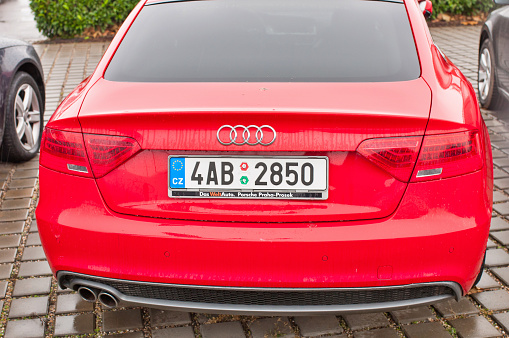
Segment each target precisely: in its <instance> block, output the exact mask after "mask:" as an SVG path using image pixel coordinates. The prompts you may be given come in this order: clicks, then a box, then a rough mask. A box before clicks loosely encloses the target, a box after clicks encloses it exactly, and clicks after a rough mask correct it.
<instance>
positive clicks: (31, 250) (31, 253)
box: [21, 246, 46, 261]
mask: <svg viewBox="0 0 509 338" xmlns="http://www.w3.org/2000/svg"><path fill="white" fill-rule="evenodd" d="M40 259H46V254H45V253H44V250H43V248H42V246H34V247H28V248H25V250H23V257H22V258H21V260H22V261H36V260H40Z"/></svg>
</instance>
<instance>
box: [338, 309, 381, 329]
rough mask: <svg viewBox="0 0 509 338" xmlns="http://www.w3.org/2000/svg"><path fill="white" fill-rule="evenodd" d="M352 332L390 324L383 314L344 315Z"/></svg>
mask: <svg viewBox="0 0 509 338" xmlns="http://www.w3.org/2000/svg"><path fill="white" fill-rule="evenodd" d="M343 318H344V319H345V321H346V323H347V324H348V326H349V327H350V328H351V329H352V330H354V331H355V330H362V329H367V328H375V327H384V326H389V325H390V322H389V320H388V319H387V317H385V315H384V314H383V313H382V312H373V313H359V314H351V315H343Z"/></svg>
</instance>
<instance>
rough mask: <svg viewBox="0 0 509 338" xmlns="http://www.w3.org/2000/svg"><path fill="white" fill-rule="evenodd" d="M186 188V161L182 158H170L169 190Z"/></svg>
mask: <svg viewBox="0 0 509 338" xmlns="http://www.w3.org/2000/svg"><path fill="white" fill-rule="evenodd" d="M185 187H186V159H185V158H183V157H172V158H170V188H172V189H178V188H185Z"/></svg>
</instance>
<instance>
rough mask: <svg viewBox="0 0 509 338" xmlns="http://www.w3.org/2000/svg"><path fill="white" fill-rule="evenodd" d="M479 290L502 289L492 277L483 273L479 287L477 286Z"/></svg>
mask: <svg viewBox="0 0 509 338" xmlns="http://www.w3.org/2000/svg"><path fill="white" fill-rule="evenodd" d="M475 287H476V288H478V289H493V288H500V284H498V282H497V281H496V280H495V279H493V277H491V276H490V275H488V274H487V273H486V271H484V272H483V274H482V276H481V280H480V281H479V283H477V285H476V286H475Z"/></svg>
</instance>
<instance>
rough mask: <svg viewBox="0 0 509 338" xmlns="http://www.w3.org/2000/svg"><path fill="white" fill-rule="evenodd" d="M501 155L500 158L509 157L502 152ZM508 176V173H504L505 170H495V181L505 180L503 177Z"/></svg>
mask: <svg viewBox="0 0 509 338" xmlns="http://www.w3.org/2000/svg"><path fill="white" fill-rule="evenodd" d="M500 154H501V156H499V157H504V156H507V155H506V154H504V153H503V152H500ZM507 176H509V174H508V173H507V171H504V170H502V169H496V168H495V169H493V177H494V178H495V179H497V178H503V177H507ZM493 195H495V194H493ZM502 195H503V194H502Z"/></svg>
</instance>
